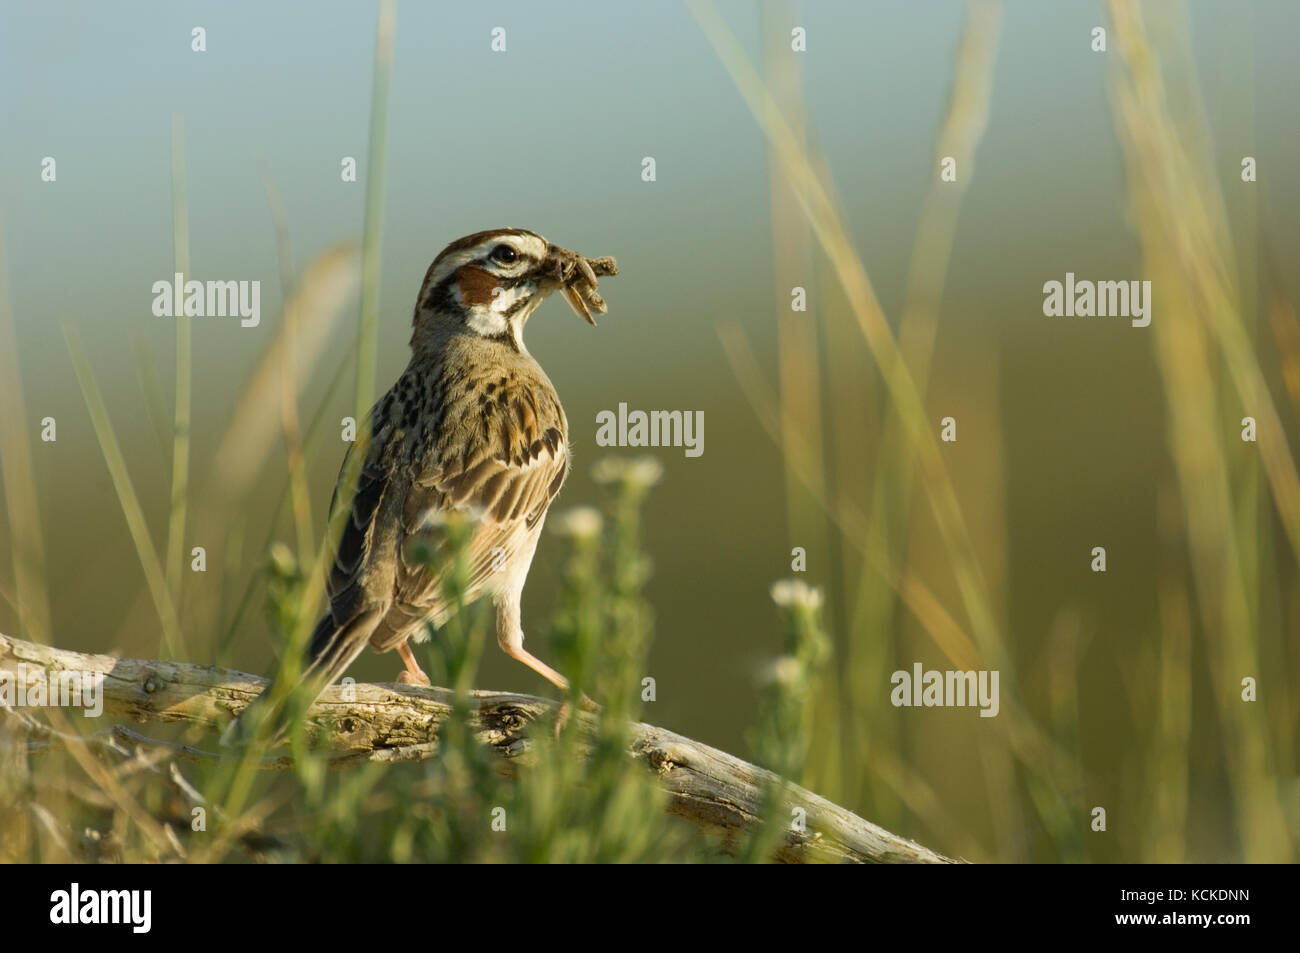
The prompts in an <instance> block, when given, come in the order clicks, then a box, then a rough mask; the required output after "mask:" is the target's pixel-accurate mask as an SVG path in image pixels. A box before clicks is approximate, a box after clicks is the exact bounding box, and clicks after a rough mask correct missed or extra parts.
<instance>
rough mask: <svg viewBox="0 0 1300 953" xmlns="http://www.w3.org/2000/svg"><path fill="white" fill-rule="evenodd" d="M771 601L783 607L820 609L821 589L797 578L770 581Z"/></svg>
mask: <svg viewBox="0 0 1300 953" xmlns="http://www.w3.org/2000/svg"><path fill="white" fill-rule="evenodd" d="M772 601H773V602H775V603H776V604H777V605H778V606H780V607H781V608H783V609H793V608H796V607H798V608H803V609H820V608H821V606H822V591H821V590H820V589H817V588H815V587H813V586H810V585H808V584H807V583H806V582H803V581H802V580H799V579H782V580H780V581H779V582H774V583H772Z"/></svg>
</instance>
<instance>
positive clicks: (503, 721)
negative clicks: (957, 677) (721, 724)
mask: <svg viewBox="0 0 1300 953" xmlns="http://www.w3.org/2000/svg"><path fill="white" fill-rule="evenodd" d="M19 665H25V670H24V672H23V674H25V676H26V678H27V679H29V680H30V679H33V678H48V675H47V674H46V673H47V672H51V673H57V672H64V671H66V672H74V673H80V674H82V675H93V674H94V673H101V674H102V675H103V676H104V678H103V687H102V698H103V708H104V712H105V713H111V714H114V715H124V716H127V717H129V718H132V719H134V720H135V721H137V722H148V721H171V722H177V721H179V722H188V723H192V724H200V725H206V726H209V727H211V728H213V729H220V728H222V727H224V726H225V725H226V724H227V723H228V722H229V720H230V718H231V717H232V716H233V715H234V714H236V713H238V712H239V711H240V710H241V709H243V707H244V706H245V705H247V704H248V703H249V702H250V701H252V699H253V698H255V697H256V696H257V695H258V694H259V693H260V692H261V691H262V689H263V688H264V687H265V686H266V684H267V680H266V679H264V678H260V677H258V676H256V675H248V674H245V673H243V672H236V671H232V670H229V669H222V668H216V667H213V666H205V665H192V664H188V663H184V662H164V661H158V660H153V659H132V658H116V657H114V656H111V655H86V654H83V653H81V652H70V651H66V650H63V649H55V648H50V647H48V646H44V645H38V644H36V643H33V642H26V641H23V640H21V639H15V638H11V637H9V636H5V635H0V677H3V673H5V672H10V673H13V675H14V677H15V678H16V677H17V675H18V673H19V671H20V670H19V668H18V666H19ZM349 690H350V691H351V692H352V693H353V698H352V700H344V692H345V689H344V688H343V687H341V686H337V685H336V686H334V687H333V688H331V689H329V690H328V691H327V692H325V694H324V695H322V696H321V698H320V700H319V701H318V702H317V703H316V705H315V706H314V707H313V708H312V710H311V712H309V713H308V722H309V725H310V726H311V728H312V730H313V731H315V732H318V733H320V734H322V735H323V736H324V740H325V742H326V743H327V745H328V747H329V748H330V749H331V750H333V751H336V752H337V754H336V755H335V756H334V758H333V759H332V762H331V763H332V764H333V765H335V766H339V767H341V766H346V765H349V764H353V763H356V762H358V761H382V762H396V761H409V760H420V759H423V758H428V757H431V756H432V755H433V754H434V753H435V752H436V750H437V740H438V729H439V726H440V725H441V724H442V722H443V721H444V720H446V718H447V717H448V716H449V715H450V713H451V705H452V701H453V698H454V695H453V693H452V692H451V691H450V690H448V689H445V688H419V687H416V686H407V685H371V684H358V685H355V686H349ZM472 704H473V705H474V706H475V708H474V711H473V713H472V716H471V718H472V724H473V726H474V729H475V733H476V735H477V737H478V738H479V740H480V741H482V742H483V743H484V744H486V745H488V746H490V747H491V748H493V749H494V750H495V751H497V752H498V753H499V754H500V755H502V757H503V758H505V759H506V760H507V762H509V763H517V762H519V761H526V759H527V754H528V750H529V748H528V740H527V737H526V736H527V730H528V728H529V726H530V725H531V724H532V723H533V722H535V721H538V720H539V719H542V718H545V717H546V716H549V715H551V714H552V713H554V712H555V710H556V707H557V706H556V703H555V702H552V701H549V700H547V699H543V698H537V697H535V696H533V695H516V694H511V693H508V692H487V691H476V692H474V693H473V695H472ZM573 717H574V719H575V720H576V722H577V727H578V729H579V730H580V731H581V732H582V734H583V736H584V738H586V739H590V738H592V736H593V733H594V730H595V726H596V724H597V722H596V718H597V717H599V716H598V715H592V714H589V713H586V712H577V713H575V714H574V716H573ZM544 730H550V728H549V725H548V726H547V728H546V729H544ZM113 733H114V735H115V736H116V737H117V738H119V739H121V740H123V741H126V742H127V743H129V744H134V745H139V746H141V747H146V748H149V747H152V748H155V749H160V750H161V749H166V750H167V751H168V752H169V753H170V754H171V755H174V756H175V757H177V758H181V759H185V760H191V761H199V760H207V759H216V758H221V757H225V756H226V755H224V754H222V753H214V752H207V751H203V750H201V749H198V748H193V747H190V746H187V745H178V744H172V743H169V742H163V741H155V740H153V739H149V738H146V737H144V736H142V735H140V734H138V733H136V732H134V731H131V730H129V729H126V728H124V727H121V726H118V727H116V728H114V729H113ZM628 753H629V755H631V756H632V757H633V758H635V759H637V760H638V761H640V762H641V763H642V764H644V765H645V766H646V767H647V768H648V769H649V770H650V771H652V772H653V773H654V775H655V777H656V778H657V779H658V781H659V783H660V784H661V785H662V786H663V787H664V789H665V790H666V791H667V792H668V795H669V810H670V811H672V812H673V813H674V814H677V815H680V816H682V817H685V818H688V819H690V820H692V821H694V822H695V823H696V824H697V825H699V826H700V827H701V828H703V829H706V830H711V831H716V832H721V833H722V834H724V835H736V834H738V833H740V832H744V831H751V830H753V829H755V828H756V827H757V825H758V823H759V819H760V812H761V810H762V804H763V796H764V792H765V791H766V790H767V789H768V786H769V785H770V784H771V783H772V781H773V780H774V776H773V775H772V774H771V772H769V771H766V770H764V769H763V768H759V767H757V766H755V765H752V764H749V763H748V762H745V761H742V760H741V759H740V758H737V757H735V756H733V755H730V754H727V753H726V752H724V751H719V750H717V749H716V748H711V747H709V746H708V745H704V744H700V743H699V742H698V741H692V740H691V739H689V738H685V737H683V736H681V735H678V734H674V733H673V732H671V731H665V730H664V729H662V728H656V727H654V726H653V725H646V724H641V723H637V724H634V725H633V726H632V744H631V746H630V749H629V752H628ZM289 763H290V762H289V759H288V758H287V757H268V758H267V759H265V762H264V764H263V766H264V767H266V768H284V767H288V766H289ZM795 807H802V808H803V809H804V810H805V811H806V812H807V813H806V827H807V832H806V833H797V832H794V831H789V832H787V834H786V838H785V843H784V845H783V846H782V847H781V848H780V849H779V851H778V855H777V856H778V859H780V860H783V861H790V862H802V861H822V862H857V863H952V862H953V861H951V860H950V859H949V858H947V857H944V856H942V855H940V854H936V853H935V852H934V851H931V850H929V849H927V848H925V847H922V846H921V845H920V844H917V843H915V842H913V841H910V840H907V839H906V838H903V837H899V836H897V835H896V834H891V833H890V832H889V831H886V830H884V829H883V828H880V827H877V826H876V825H875V824H872V823H871V822H870V821H867V820H864V819H863V818H861V817H858V816H857V815H856V814H854V813H852V812H851V811H848V810H845V809H844V808H842V807H840V806H838V805H836V804H833V803H831V802H830V801H828V800H826V799H825V798H822V797H819V796H818V795H816V794H813V793H812V792H810V791H807V790H805V789H803V788H801V787H798V786H797V785H790V786H789V787H788V789H787V794H786V804H785V806H784V811H785V815H784V816H790V812H791V810H792V809H793V808H795Z"/></svg>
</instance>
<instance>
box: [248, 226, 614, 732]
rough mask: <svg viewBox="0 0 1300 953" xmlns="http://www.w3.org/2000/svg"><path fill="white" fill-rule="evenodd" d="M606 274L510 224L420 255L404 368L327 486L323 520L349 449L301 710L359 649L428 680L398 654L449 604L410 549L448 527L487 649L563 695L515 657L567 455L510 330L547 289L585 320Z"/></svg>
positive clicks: (281, 718) (277, 720) (549, 673)
mask: <svg viewBox="0 0 1300 953" xmlns="http://www.w3.org/2000/svg"><path fill="white" fill-rule="evenodd" d="M617 273H618V269H617V265H616V263H615V261H614V259H612V258H598V259H589V258H584V257H583V256H581V255H579V254H577V253H576V252H573V251H570V250H568V249H567V248H562V247H560V246H557V245H555V244H553V243H551V242H549V241H547V240H546V239H545V238H543V237H542V236H541V235H539V234H537V233H536V232H532V231H529V230H527V229H523V228H514V227H511V228H496V229H489V230H486V231H480V232H475V233H474V234H472V235H467V236H465V237H464V238H459V239H457V240H456V241H453V242H451V243H450V244H449V245H447V247H446V248H444V249H443V250H442V252H441V253H439V254H438V256H437V257H436V258H435V259H434V260H433V263H432V264H431V265H430V266H429V268H428V271H427V272H426V273H425V276H424V281H423V283H422V284H421V286H420V292H419V295H418V297H417V298H416V304H415V310H414V314H413V317H412V325H413V331H412V334H411V340H410V347H411V357H410V361H409V363H408V364H407V366H406V369H405V370H404V371H403V372H402V374H401V376H399V377H398V379H397V381H396V382H395V383H394V384H393V386H392V387H390V388H389V389H388V391H387V392H386V393H385V394H384V395H383V396H382V397H381V398H380V399H379V400H378V401H376V403H375V405H374V407H373V409H372V410H371V412H370V417H369V431H368V434H369V439H368V440H366V441H362V440H360V439H358V441H357V442H356V443H354V444H353V445H352V447H351V448H350V449H349V451H348V456H346V457H345V459H344V462H343V466H342V469H341V472H340V475H339V480H338V482H337V483H336V486H335V490H334V498H333V500H332V501H331V505H330V508H331V512H333V511H334V510H335V508H336V507H337V506H339V505H342V503H341V501H343V500H345V497H346V493H345V491H344V482H345V476H346V474H348V472H349V457H350V456H351V454H353V453H364V459H363V461H362V462H361V465H360V467H359V473H358V475H356V476H355V492H353V493H352V496H351V503H350V512H349V513H348V514H347V517H346V520H345V521H344V522H343V528H342V533H341V535H340V536H339V539H338V544H337V548H336V550H335V552H334V558H333V562H332V565H331V567H330V570H329V575H328V578H327V580H326V587H325V588H326V594H327V596H328V607H327V609H326V611H325V613H324V615H322V617H321V619H320V621H319V622H318V623H317V624H316V626H315V628H314V630H313V632H312V635H311V639H310V642H309V644H308V649H307V659H306V660H305V661H306V665H305V668H301V666H300V668H301V675H300V676H299V677H298V681H297V684H296V686H295V687H294V688H293V689H292V691H295V692H301V693H303V694H304V695H305V696H306V700H307V701H308V702H309V703H310V702H311V701H315V699H316V698H318V697H319V695H320V693H321V692H323V691H324V690H325V689H326V688H328V687H329V686H330V685H331V684H333V683H334V682H335V681H336V680H337V679H338V678H339V677H340V676H341V675H342V674H343V673H344V671H346V670H347V668H348V667H349V666H350V665H351V664H352V662H353V661H354V660H355V659H356V658H357V656H358V655H360V654H361V652H362V651H363V650H364V649H365V648H366V647H367V646H370V647H371V648H373V649H374V650H376V651H378V652H388V651H396V652H397V654H398V655H399V656H400V658H401V660H402V663H403V666H404V667H403V669H402V671H401V672H400V673H399V675H398V677H397V681H398V682H399V683H403V684H408V685H428V684H430V681H429V677H428V676H427V675H426V674H425V673H424V671H423V670H422V669H421V668H420V665H419V663H418V661H417V660H416V657H415V654H414V652H413V651H412V650H411V645H410V643H411V642H421V641H424V640H425V639H427V638H428V634H429V625H427V624H426V623H431V624H432V626H433V627H434V628H437V627H439V626H441V625H442V624H443V623H444V622H445V621H446V620H447V618H448V617H449V615H450V614H451V612H452V611H454V606H451V605H448V604H447V602H446V600H445V596H444V590H443V583H444V576H445V574H446V572H447V571H448V570H449V566H448V565H446V564H441V565H440V564H438V562H437V561H436V560H435V561H433V562H430V560H429V555H428V553H429V550H428V548H427V547H426V548H425V549H424V550H421V549H420V547H419V545H418V543H419V542H420V541H421V540H422V539H427V538H428V534H430V533H436V532H437V528H438V526H439V525H445V521H446V520H447V519H448V518H450V517H458V518H462V519H464V520H465V521H466V522H467V525H468V527H469V528H468V529H467V532H468V542H467V543H466V544H465V548H464V550H463V558H464V560H465V565H467V566H468V585H467V588H466V590H465V592H464V602H465V603H466V604H468V603H470V602H472V601H474V600H475V599H477V598H479V597H482V596H490V597H491V599H492V602H493V604H494V607H495V612H496V635H497V642H498V644H499V645H500V647H501V649H502V650H503V651H504V652H505V653H506V654H507V655H508V656H510V657H511V658H513V659H516V660H518V661H520V662H522V663H523V664H524V665H527V666H528V667H529V668H530V669H532V670H533V671H535V672H537V673H538V674H539V675H541V676H542V677H543V678H545V679H546V680H547V681H549V682H551V683H552V684H554V685H555V686H556V687H557V688H559V689H560V691H561V692H564V693H566V695H567V693H568V690H569V682H568V679H566V678H565V677H564V676H563V675H561V674H560V673H559V672H557V671H556V670H555V669H554V668H552V667H551V666H549V665H547V664H546V663H545V662H543V661H542V660H541V659H539V658H538V657H537V656H535V655H533V654H532V653H531V652H529V651H528V650H527V649H526V648H524V630H523V625H522V619H521V598H522V594H523V589H524V583H525V581H526V579H527V576H528V570H529V567H530V565H531V564H532V560H533V555H534V553H535V551H536V548H537V542H538V537H539V536H540V534H541V531H542V525H543V523H544V521H545V519H546V513H547V510H548V508H549V507H550V505H551V503H552V501H553V500H554V499H555V497H556V495H557V494H558V493H559V492H560V488H561V487H562V486H563V485H564V481H565V478H566V477H567V475H568V473H569V468H570V457H571V452H570V446H569V425H568V420H567V418H566V417H565V413H564V408H563V407H562V406H561V404H560V398H559V395H558V394H557V393H556V390H555V387H554V385H553V384H552V383H551V381H550V378H548V377H547V376H546V372H545V371H543V370H542V367H541V365H540V364H539V363H538V362H537V361H536V359H534V358H533V356H532V355H531V354H529V352H528V349H527V347H525V346H524V325H525V324H526V323H527V321H528V319H529V317H530V316H531V315H532V314H533V312H534V311H536V310H537V308H538V307H539V306H540V305H541V304H542V302H543V301H544V300H545V299H546V298H547V297H548V296H549V295H550V294H551V293H552V292H555V291H559V292H560V293H561V296H562V297H563V298H564V299H565V300H566V301H567V302H568V303H569V305H570V306H571V307H572V308H573V310H574V311H575V312H576V313H577V314H578V315H579V316H580V317H583V318H585V319H586V320H587V321H588V322H590V323H591V324H593V325H594V324H595V323H596V322H595V319H594V318H593V317H592V313H593V312H595V313H598V314H603V313H605V311H606V306H605V302H604V300H603V299H602V298H601V296H600V295H599V293H598V292H597V290H596V286H597V279H598V277H600V276H604V275H612V274H617ZM354 469H355V468H354ZM341 515H342V514H339V516H340V517H341ZM272 684H274V682H273V683H272ZM269 696H270V690H269V689H268V690H267V691H266V692H264V693H263V694H262V696H261V697H260V698H258V699H257V700H255V701H254V703H253V704H252V705H250V706H249V707H248V708H247V709H245V711H244V712H243V713H241V715H240V716H239V718H237V719H236V722H235V723H232V726H231V729H235V730H234V731H232V730H231V729H228V730H227V732H226V733H225V735H223V740H227V741H229V740H230V739H231V738H233V737H236V736H238V735H239V734H240V732H241V731H243V730H244V726H246V725H247V724H248V722H249V721H256V720H257V717H254V716H252V715H251V712H254V711H257V710H258V709H259V708H262V709H265V708H267V707H268V706H269V707H272V708H274V707H275V705H276V703H275V702H272V701H270V700H269ZM304 707H305V706H304ZM286 711H287V706H285V705H284V704H283V703H281V704H280V706H279V709H278V711H274V712H268V713H266V714H265V715H263V716H259V717H265V718H266V719H267V720H268V724H270V725H271V726H272V727H271V728H270V729H268V730H269V733H270V734H271V735H273V736H275V737H283V734H284V729H285V727H286V724H285V722H286V720H287V715H286Z"/></svg>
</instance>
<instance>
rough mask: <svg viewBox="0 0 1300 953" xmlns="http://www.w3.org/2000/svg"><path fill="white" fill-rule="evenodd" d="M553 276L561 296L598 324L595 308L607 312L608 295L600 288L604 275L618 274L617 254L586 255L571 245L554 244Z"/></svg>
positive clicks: (600, 312)
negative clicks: (606, 301) (574, 249)
mask: <svg viewBox="0 0 1300 953" xmlns="http://www.w3.org/2000/svg"><path fill="white" fill-rule="evenodd" d="M550 263H551V268H552V278H553V280H554V281H555V284H556V287H557V289H558V290H559V292H560V296H561V297H562V298H564V300H565V301H566V302H567V303H568V305H569V307H570V308H572V309H573V313H574V314H576V315H577V316H578V317H580V318H585V319H586V320H587V323H588V324H591V325H595V323H596V319H595V318H594V317H592V312H593V311H594V312H595V313H596V314H604V313H605V311H606V305H605V299H604V298H602V297H601V296H600V294H599V293H598V292H597V291H596V286H597V284H598V283H599V276H601V275H616V274H618V266H617V265H616V264H615V263H614V259H613V258H596V259H590V258H584V257H582V256H581V255H579V254H578V253H577V252H572V251H569V250H568V249H567V248H558V247H555V246H552V250H551V254H550Z"/></svg>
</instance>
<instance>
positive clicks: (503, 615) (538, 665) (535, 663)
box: [497, 599, 600, 737]
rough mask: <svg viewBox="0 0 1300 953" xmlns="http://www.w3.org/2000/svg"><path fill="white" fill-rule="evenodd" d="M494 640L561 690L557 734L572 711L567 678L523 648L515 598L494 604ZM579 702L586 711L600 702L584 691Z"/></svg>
mask: <svg viewBox="0 0 1300 953" xmlns="http://www.w3.org/2000/svg"><path fill="white" fill-rule="evenodd" d="M497 644H498V645H500V646H501V651H503V652H505V653H506V655H509V656H510V657H511V658H512V659H515V660H516V661H519V662H523V663H524V664H525V665H527V666H528V667H529V668H531V669H532V670H533V671H534V672H536V673H537V674H538V675H540V676H542V678H544V679H546V680H547V681H548V682H550V683H551V684H552V685H554V686H555V687H556V688H558V689H559V690H560V691H562V692H563V693H564V701H563V702H561V703H560V710H559V712H558V713H557V714H556V717H555V734H556V736H557V737H558V736H559V734H560V731H561V730H563V728H564V726H565V724H566V723H567V722H568V720H569V715H570V714H571V713H572V711H573V703H572V702H571V701H570V699H569V680H568V679H567V678H565V677H564V676H563V675H561V674H560V673H559V672H557V671H556V670H555V669H553V668H551V667H550V666H549V665H547V664H546V663H545V662H543V661H542V660H541V659H539V658H538V657H537V656H536V655H534V654H533V653H531V652H529V651H528V650H527V649H526V648H524V630H523V627H522V626H521V625H520V624H519V603H518V601H517V599H505V600H502V601H501V602H499V603H498V604H497ZM579 704H580V705H581V706H582V707H583V709H585V710H586V711H598V710H599V709H600V706H599V705H597V704H596V703H595V702H594V701H592V700H591V699H590V698H588V697H587V695H586V693H585V692H584V693H583V695H582V698H581V699H579Z"/></svg>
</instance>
